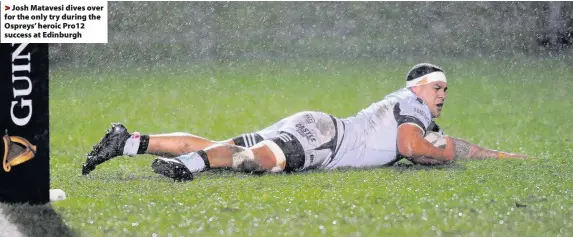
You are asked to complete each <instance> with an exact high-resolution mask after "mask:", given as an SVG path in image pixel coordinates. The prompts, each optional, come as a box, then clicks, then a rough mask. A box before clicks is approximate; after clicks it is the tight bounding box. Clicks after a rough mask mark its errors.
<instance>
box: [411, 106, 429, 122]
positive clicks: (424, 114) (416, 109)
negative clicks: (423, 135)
mask: <svg viewBox="0 0 573 237" xmlns="http://www.w3.org/2000/svg"><path fill="white" fill-rule="evenodd" d="M414 112H416V113H418V114H419V115H421V116H422V118H424V120H426V122H430V120H429V119H428V115H426V112H424V111H423V110H421V109H419V108H414Z"/></svg>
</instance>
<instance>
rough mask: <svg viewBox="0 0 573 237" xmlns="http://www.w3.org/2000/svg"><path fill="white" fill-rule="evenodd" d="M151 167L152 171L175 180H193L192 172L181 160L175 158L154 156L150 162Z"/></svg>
mask: <svg viewBox="0 0 573 237" xmlns="http://www.w3.org/2000/svg"><path fill="white" fill-rule="evenodd" d="M151 168H153V172H155V173H158V174H160V175H163V176H165V177H168V178H171V179H173V180H175V181H191V180H193V174H192V173H191V171H189V169H187V167H185V165H183V162H181V161H180V160H179V159H177V158H164V157H158V158H155V160H153V162H152V163H151Z"/></svg>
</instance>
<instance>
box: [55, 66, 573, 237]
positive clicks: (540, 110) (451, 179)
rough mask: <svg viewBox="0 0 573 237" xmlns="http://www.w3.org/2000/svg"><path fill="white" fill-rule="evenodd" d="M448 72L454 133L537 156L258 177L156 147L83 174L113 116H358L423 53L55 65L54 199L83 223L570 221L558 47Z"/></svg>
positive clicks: (569, 151)
mask: <svg viewBox="0 0 573 237" xmlns="http://www.w3.org/2000/svg"><path fill="white" fill-rule="evenodd" d="M436 63H439V64H442V65H444V67H445V68H446V70H447V72H448V76H449V79H450V85H449V87H450V90H449V92H450V93H449V99H448V101H447V103H446V106H445V109H444V112H443V117H442V118H440V119H439V120H437V122H438V124H440V125H441V126H442V127H443V128H444V129H445V130H446V133H448V134H450V135H453V136H457V137H463V138H466V139H468V140H470V141H473V142H475V143H478V144H480V145H483V146H487V147H491V148H497V149H502V150H509V151H515V152H522V153H526V154H529V155H531V159H529V160H526V161H515V160H500V161H497V160H485V161H467V162H458V163H456V164H452V165H448V166H442V167H435V168H427V167H420V166H413V165H409V164H407V163H401V164H399V165H396V166H394V167H387V168H380V169H367V170H357V169H342V170H336V171H332V172H321V171H313V172H307V173H300V174H273V175H261V176H255V175H246V174H240V173H234V172H231V171H227V170H219V171H210V172H206V173H203V174H200V175H199V176H198V177H197V178H196V180H194V181H193V182H189V183H176V182H172V181H170V180H168V179H166V178H163V177H160V176H158V175H155V174H154V173H153V172H152V170H151V168H150V163H151V161H152V159H153V157H152V156H139V157H134V158H127V157H122V158H118V159H115V160H113V161H110V162H108V163H105V164H103V165H101V166H99V167H98V169H96V170H95V171H94V172H93V173H92V174H91V175H89V176H87V177H84V176H81V174H80V173H81V171H80V170H81V164H82V163H83V162H84V159H85V154H86V152H88V151H89V150H90V148H91V146H92V145H93V144H94V143H95V142H97V141H98V140H99V138H100V137H101V136H102V135H103V133H104V131H105V129H107V128H108V127H109V123H110V122H115V121H120V122H123V123H124V124H125V125H126V126H127V127H128V128H129V129H131V130H137V131H140V132H144V133H167V132H179V131H182V132H190V133H194V134H197V135H201V136H206V137H209V138H212V139H215V140H220V139H225V138H229V137H233V136H235V135H238V134H241V133H243V132H249V131H254V130H258V129H260V128H263V127H265V126H267V125H269V124H271V123H273V122H275V121H277V120H278V119H280V118H282V117H285V116H287V115H290V114H292V113H295V112H298V111H301V110H320V111H324V112H328V113H332V114H334V115H336V116H339V117H345V116H350V115H352V114H354V113H356V112H358V111H359V110H360V109H362V108H363V107H366V106H368V105H369V104H370V103H372V102H374V101H376V100H378V99H381V98H382V97H383V96H384V95H385V94H387V93H389V92H392V91H394V90H396V89H398V88H399V87H401V86H402V85H403V78H404V75H405V72H406V71H407V70H408V69H409V67H410V66H411V65H410V64H397V63H385V62H361V63H328V62H311V63H308V62H305V63H276V64H275V63H270V62H262V63H258V64H225V65H220V66H204V67H203V66H189V67H177V68H169V67H158V68H154V69H146V68H139V70H137V68H136V67H133V68H131V69H127V70H115V71H105V72H104V71H102V70H96V69H94V70H90V71H83V72H80V71H78V70H71V69H63V68H60V69H54V70H52V72H51V80H52V82H51V100H50V103H51V111H50V112H51V143H52V144H51V145H52V148H51V151H52V155H51V177H52V181H51V185H52V188H61V189H63V190H65V191H66V192H67V196H68V199H67V200H65V201H60V202H56V203H54V204H53V205H52V206H53V208H54V210H55V211H56V212H57V213H58V214H59V215H60V216H61V217H62V219H63V222H64V223H65V225H66V226H68V227H69V228H71V229H72V230H73V231H72V232H73V233H79V234H81V235H85V236H153V234H154V233H156V234H157V235H158V236H214V235H217V236H227V235H236V236H317V235H322V234H325V235H328V236H333V235H335V236H381V235H390V236H437V235H438V236H439V235H442V236H458V235H461V236H466V235H469V236H491V235H498V236H570V235H573V178H572V177H573V165H571V159H573V133H571V131H573V125H572V124H571V122H570V121H571V118H572V117H573V103H572V101H573V94H571V88H573V87H572V86H573V79H572V78H571V77H570V75H573V69H572V68H571V67H570V65H568V64H567V63H566V62H555V61H530V60H513V61H509V60H508V61H487V60H460V61H454V60H449V61H437V62H436Z"/></svg>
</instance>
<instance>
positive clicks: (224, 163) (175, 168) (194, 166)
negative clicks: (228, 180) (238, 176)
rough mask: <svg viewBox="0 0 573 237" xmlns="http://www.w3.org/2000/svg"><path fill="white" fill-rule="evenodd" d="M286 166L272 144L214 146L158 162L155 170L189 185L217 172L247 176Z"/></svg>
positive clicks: (284, 159) (266, 141)
mask: <svg viewBox="0 0 573 237" xmlns="http://www.w3.org/2000/svg"><path fill="white" fill-rule="evenodd" d="M286 165H287V161H286V157H285V154H284V152H283V151H282V149H281V148H280V147H279V146H278V145H277V144H276V143H274V142H272V141H270V140H265V141H262V142H260V143H258V144H256V145H254V146H252V147H242V146H237V145H232V144H223V143H219V144H214V145H212V146H210V147H208V148H206V149H204V150H199V151H197V152H191V153H189V154H185V155H182V156H179V157H176V158H163V157H159V158H157V159H155V160H154V161H153V163H152V165H151V167H152V168H153V170H154V171H155V172H156V173H158V174H162V175H164V176H167V177H169V178H172V179H174V180H176V181H189V180H192V179H193V173H196V172H202V171H205V170H209V169H216V168H232V169H233V170H235V171H241V172H247V173H262V172H265V171H273V172H277V171H282V170H284V169H285V167H286Z"/></svg>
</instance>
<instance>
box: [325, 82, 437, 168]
mask: <svg viewBox="0 0 573 237" xmlns="http://www.w3.org/2000/svg"><path fill="white" fill-rule="evenodd" d="M341 120H342V122H343V123H344V135H343V138H342V141H341V143H340V145H339V147H338V149H337V151H336V154H335V156H334V158H333V159H332V161H331V162H329V163H328V164H326V167H325V168H327V169H332V168H337V167H348V166H350V167H366V166H380V165H386V164H390V163H392V162H395V161H397V159H398V152H397V139H396V138H397V134H398V126H399V125H401V124H403V123H412V124H415V125H416V126H418V127H420V128H421V129H422V130H423V131H424V134H425V133H426V131H429V130H430V129H431V128H430V126H432V127H433V126H436V128H437V125H435V124H434V123H433V121H432V117H431V113H430V108H429V107H428V106H427V105H426V104H425V103H424V101H423V100H422V99H420V98H418V97H417V96H416V94H414V92H412V91H411V90H410V89H408V88H403V89H400V90H398V91H396V92H394V93H392V94H389V95H387V96H386V97H384V99H383V100H381V101H379V102H376V103H374V104H372V105H370V106H369V107H367V108H365V109H363V110H362V111H360V112H359V113H358V114H356V115H355V116H353V117H348V118H344V119H341ZM434 129H435V128H434Z"/></svg>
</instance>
